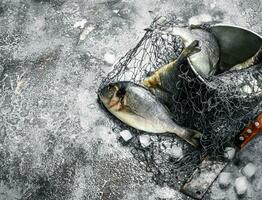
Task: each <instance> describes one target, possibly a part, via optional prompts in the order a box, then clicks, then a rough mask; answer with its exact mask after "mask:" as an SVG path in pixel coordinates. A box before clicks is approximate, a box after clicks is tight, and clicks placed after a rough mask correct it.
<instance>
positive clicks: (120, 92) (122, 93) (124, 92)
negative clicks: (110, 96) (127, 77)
mask: <svg viewBox="0 0 262 200" xmlns="http://www.w3.org/2000/svg"><path fill="white" fill-rule="evenodd" d="M125 94H126V91H125V89H124V88H120V89H119V90H118V91H117V93H116V96H117V97H124V96H125Z"/></svg>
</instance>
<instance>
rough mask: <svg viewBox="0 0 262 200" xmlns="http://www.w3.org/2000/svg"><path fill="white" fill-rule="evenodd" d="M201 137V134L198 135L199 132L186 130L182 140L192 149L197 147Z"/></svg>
mask: <svg viewBox="0 0 262 200" xmlns="http://www.w3.org/2000/svg"><path fill="white" fill-rule="evenodd" d="M201 136H202V133H200V132H199V131H196V130H193V129H186V131H185V134H184V137H183V138H184V139H185V140H186V141H187V142H188V143H190V144H191V145H193V146H194V147H199V146H200V138H201Z"/></svg>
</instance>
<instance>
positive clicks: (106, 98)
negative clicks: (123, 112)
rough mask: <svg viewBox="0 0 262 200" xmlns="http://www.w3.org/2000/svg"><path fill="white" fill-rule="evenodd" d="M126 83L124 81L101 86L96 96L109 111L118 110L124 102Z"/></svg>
mask: <svg viewBox="0 0 262 200" xmlns="http://www.w3.org/2000/svg"><path fill="white" fill-rule="evenodd" d="M125 95H126V84H125V83H124V82H116V83H110V84H108V85H106V86H105V87H103V88H102V89H101V90H100V91H99V92H98V96H99V99H100V100H101V101H102V103H103V104H104V105H105V107H106V108H107V109H108V110H109V111H111V112H112V111H118V110H120V109H121V107H122V106H123V103H124V97H125Z"/></svg>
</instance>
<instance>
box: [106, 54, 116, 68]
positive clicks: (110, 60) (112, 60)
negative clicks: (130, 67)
mask: <svg viewBox="0 0 262 200" xmlns="http://www.w3.org/2000/svg"><path fill="white" fill-rule="evenodd" d="M104 60H105V61H106V62H107V63H108V64H110V65H113V64H114V63H115V61H116V57H115V55H114V54H112V53H109V52H107V53H105V55H104Z"/></svg>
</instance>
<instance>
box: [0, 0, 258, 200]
mask: <svg viewBox="0 0 262 200" xmlns="http://www.w3.org/2000/svg"><path fill="white" fill-rule="evenodd" d="M261 4H262V3H261V0H240V1H239V0H224V1H222V0H221V1H220V0H217V1H213V0H200V1H189V0H185V1H181V0H154V1H153V0H145V1H141V0H111V1H109V0H42V1H41V0H1V1H0V34H1V35H0V36H1V37H0V72H1V79H0V90H1V94H0V112H1V115H0V199H3V200H4V199H7V200H13V199H32V200H34V199H40V200H41V199H48V200H49V199H58V200H60V199H63V200H65V199H66V200H67V199H74V200H80V199H103V200H106V199H110V200H111V199H112V200H115V199H128V200H129V199H130V200H131V199H138V200H140V199H141V200H146V199H150V200H151V199H174V200H178V199H189V198H187V197H185V196H184V195H182V194H180V193H179V192H177V191H176V190H174V189H172V188H169V187H167V186H162V187H160V186H158V185H156V184H155V183H154V182H153V181H152V180H151V176H152V174H150V173H148V172H146V170H145V167H144V166H143V165H142V164H141V163H139V162H138V161H137V160H135V159H134V158H133V156H132V154H131V153H130V149H129V148H128V146H125V145H122V143H121V142H119V139H118V138H119V135H118V134H117V133H116V132H115V131H114V130H113V129H112V125H113V122H112V120H111V119H109V118H108V116H107V114H106V113H105V112H104V111H103V110H102V109H101V108H100V107H99V106H98V104H97V95H96V90H97V87H98V86H99V84H100V82H101V80H102V77H104V76H105V75H106V74H107V73H108V72H109V71H110V70H111V69H112V68H111V65H110V64H109V63H111V62H110V61H112V60H113V59H112V57H111V60H110V59H109V60H110V61H109V62H108V60H105V59H104V58H105V55H106V54H107V55H114V56H115V59H117V58H119V57H121V56H122V55H123V54H124V52H126V51H127V50H129V49H130V48H132V47H133V46H134V45H135V44H136V43H137V42H138V40H139V38H141V36H142V35H143V32H144V31H143V29H144V28H146V27H147V26H148V25H149V24H150V22H151V20H152V16H155V15H164V14H166V13H170V12H171V13H173V14H175V15H176V16H177V17H180V18H181V19H182V20H184V21H188V20H191V22H192V21H193V22H199V21H206V20H210V19H211V20H213V21H221V22H223V23H230V24H236V25H241V26H244V27H247V28H249V29H251V30H253V31H256V32H258V33H260V34H261V33H262V27H261V20H262V16H261V12H262V5H261ZM148 11H151V12H148ZM192 17H193V18H192ZM83 19H86V23H85V24H84V25H83V28H81V27H76V26H77V25H75V24H76V23H77V22H80V21H82V20H83ZM74 25H75V26H74ZM107 57H108V56H107ZM112 62H113V61H112ZM163 137H164V136H163ZM261 147H262V139H261V137H258V138H257V139H256V140H255V141H253V142H252V143H251V144H250V145H249V146H248V147H247V148H246V149H245V150H244V151H243V152H242V153H241V154H240V155H239V156H238V157H239V162H238V163H236V161H235V164H234V163H231V164H230V165H229V166H228V167H227V168H226V170H225V171H229V172H231V173H232V178H233V180H235V179H234V178H236V177H238V176H239V175H240V173H241V172H240V169H241V167H242V166H245V164H246V163H248V162H252V163H254V164H255V165H256V166H257V167H258V169H257V173H256V174H255V176H254V178H253V179H252V180H251V181H250V184H249V188H248V192H247V195H246V196H245V197H243V199H245V198H246V199H262V196H261V194H262V189H261V187H262V177H261V175H262V167H261V161H262V158H261V153H262V150H261V149H262V148H261ZM174 181H175V180H174ZM209 193H210V194H208V195H207V197H206V199H231V200H232V199H237V196H236V194H235V191H234V188H233V186H232V184H231V186H230V187H229V189H227V190H223V189H220V187H219V186H218V183H217V182H215V184H214V185H213V187H212V188H211V190H210V191H209Z"/></svg>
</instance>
